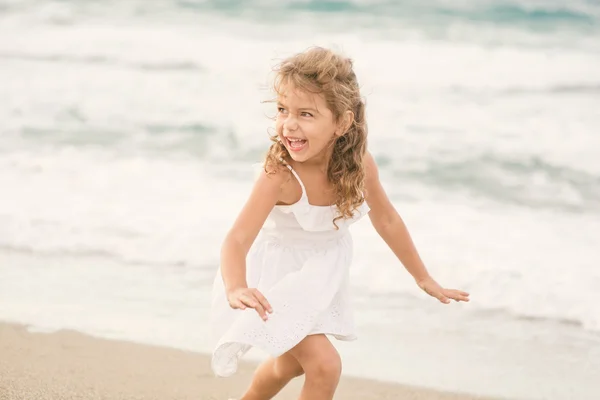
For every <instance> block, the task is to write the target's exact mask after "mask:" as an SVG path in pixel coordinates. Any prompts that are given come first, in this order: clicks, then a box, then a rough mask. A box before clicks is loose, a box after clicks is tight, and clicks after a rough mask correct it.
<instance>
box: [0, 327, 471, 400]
mask: <svg viewBox="0 0 600 400" xmlns="http://www.w3.org/2000/svg"><path fill="white" fill-rule="evenodd" d="M252 369H253V365H251V364H244V365H243V366H242V367H241V369H240V372H239V373H238V374H237V375H235V376H234V377H231V378H227V379H223V378H216V377H214V375H213V374H212V372H211V370H210V368H209V358H208V357H207V356H206V355H202V354H196V353H191V352H185V351H180V350H175V349H170V348H162V347H153V346H146V345H139V344H134V343H129V342H122V341H114V340H103V339H97V338H94V337H90V336H87V335H84V334H80V333H77V332H71V331H61V332H57V333H51V334H46V333H30V332H28V331H27V330H26V329H25V327H23V326H19V325H12V324H0V399H1V400H8V399H10V400H25V399H27V400H29V399H31V400H34V399H35V400H47V399H52V400H58V399H86V400H87V399H103V400H104V399H105V400H112V399H115V400H116V399H131V400H133V399H140V400H141V399H157V400H158V399H160V400H170V399H173V400H175V399H178V400H184V399H194V400H212V399H214V400H217V399H218V400H227V399H229V398H230V397H236V396H239V395H240V393H241V392H242V391H243V390H244V388H245V387H246V386H247V385H248V383H249V381H250V378H251V374H252ZM301 385H302V378H299V379H297V380H295V381H294V382H292V383H291V384H290V385H288V387H287V388H285V389H284V391H282V392H281V393H280V395H279V396H277V399H280V400H292V399H295V398H296V397H297V394H298V393H299V389H300V387H301ZM336 399H348V400H354V399H356V400H358V399H360V400H369V399H403V400H409V399H419V400H426V399H430V400H434V399H435V400H451V399H453V400H459V399H460V400H469V399H476V397H473V396H468V395H463V394H449V393H438V392H434V391H431V390H427V389H421V388H413V387H407V386H401V385H395V384H390V383H381V382H375V381H370V380H363V379H356V378H349V377H345V376H344V377H342V381H341V383H340V387H339V390H338V393H337V395H336Z"/></svg>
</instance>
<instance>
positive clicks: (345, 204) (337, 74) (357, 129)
mask: <svg viewBox="0 0 600 400" xmlns="http://www.w3.org/2000/svg"><path fill="white" fill-rule="evenodd" d="M275 72H276V77H275V80H274V84H273V88H274V90H275V93H276V94H277V95H281V94H282V89H283V88H284V86H286V85H292V86H293V87H294V88H296V89H300V90H303V91H305V92H307V93H313V94H319V95H322V96H323V97H324V99H325V101H326V103H327V107H328V108H329V109H330V110H331V112H332V114H333V116H334V118H335V120H336V122H340V119H341V118H342V117H343V115H344V114H345V113H346V111H348V110H350V111H352V113H353V114H354V119H353V120H352V123H351V124H350V126H349V128H348V129H347V131H346V132H345V134H343V135H340V136H338V137H336V138H335V139H334V143H333V152H332V156H331V160H330V161H329V163H328V169H327V178H328V180H329V182H331V183H332V184H333V186H334V191H335V205H336V206H337V209H338V211H339V216H337V217H336V218H334V220H333V224H334V225H335V226H336V229H337V228H338V226H337V224H336V221H337V220H338V219H341V218H352V216H353V215H354V211H355V210H356V209H357V208H358V207H359V206H360V205H361V204H363V202H364V201H365V199H364V196H363V192H364V180H365V172H364V168H363V157H364V154H365V152H366V147H367V123H366V119H365V103H364V101H363V100H362V98H361V95H360V88H359V86H358V81H357V79H356V75H355V73H354V70H353V63H352V60H351V59H349V58H346V57H343V56H341V55H338V54H336V53H334V52H333V51H331V50H328V49H324V48H321V47H314V48H310V49H309V50H307V51H305V52H302V53H299V54H296V55H294V56H292V57H289V58H287V59H285V60H283V61H282V62H281V63H280V64H278V65H277V66H276V68H275ZM271 141H272V142H273V144H272V145H271V147H270V148H269V151H268V152H267V155H266V157H265V162H264V168H265V172H267V173H273V172H274V171H276V170H278V169H279V168H280V167H281V166H282V165H285V164H287V160H289V159H290V155H289V153H288V151H287V149H286V148H285V146H284V145H283V143H281V142H280V141H278V137H277V133H275V134H274V135H272V136H271Z"/></svg>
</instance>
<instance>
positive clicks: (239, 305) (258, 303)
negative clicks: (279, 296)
mask: <svg viewBox="0 0 600 400" xmlns="http://www.w3.org/2000/svg"><path fill="white" fill-rule="evenodd" d="M227 301H229V306H230V307H231V308H234V309H240V310H245V309H246V308H247V307H250V308H253V309H255V310H256V312H257V313H258V315H260V317H261V318H262V319H263V320H265V321H266V320H267V319H268V318H269V317H268V316H267V312H269V313H272V312H273V309H272V308H271V305H270V304H269V302H268V301H267V299H265V296H263V295H262V293H261V292H259V291H258V290H257V289H254V288H237V289H234V290H232V291H231V292H229V293H227Z"/></svg>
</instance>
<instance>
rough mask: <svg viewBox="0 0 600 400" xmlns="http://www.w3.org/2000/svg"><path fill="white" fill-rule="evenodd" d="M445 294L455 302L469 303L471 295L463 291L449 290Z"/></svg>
mask: <svg viewBox="0 0 600 400" xmlns="http://www.w3.org/2000/svg"><path fill="white" fill-rule="evenodd" d="M444 294H445V295H446V296H447V297H449V298H451V299H453V300H455V301H469V293H467V292H463V291H462V290H456V289H447V290H445V291H444Z"/></svg>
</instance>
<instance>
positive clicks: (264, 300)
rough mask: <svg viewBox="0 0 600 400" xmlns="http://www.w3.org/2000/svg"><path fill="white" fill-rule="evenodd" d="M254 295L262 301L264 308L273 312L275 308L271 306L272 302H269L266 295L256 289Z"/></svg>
mask: <svg viewBox="0 0 600 400" xmlns="http://www.w3.org/2000/svg"><path fill="white" fill-rule="evenodd" d="M254 297H256V299H257V300H258V301H259V302H260V304H261V305H262V306H263V308H264V309H265V310H267V311H268V312H270V313H272V312H273V308H272V307H271V304H269V302H268V301H267V299H266V298H265V296H263V294H262V293H261V292H259V291H258V290H256V291H255V292H254Z"/></svg>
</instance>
